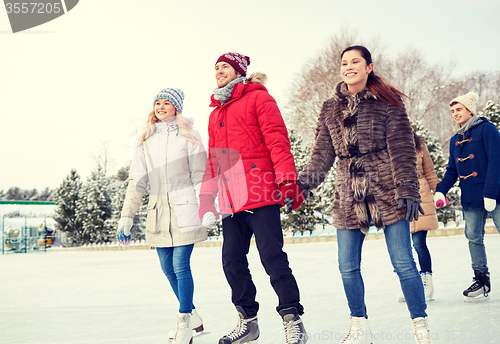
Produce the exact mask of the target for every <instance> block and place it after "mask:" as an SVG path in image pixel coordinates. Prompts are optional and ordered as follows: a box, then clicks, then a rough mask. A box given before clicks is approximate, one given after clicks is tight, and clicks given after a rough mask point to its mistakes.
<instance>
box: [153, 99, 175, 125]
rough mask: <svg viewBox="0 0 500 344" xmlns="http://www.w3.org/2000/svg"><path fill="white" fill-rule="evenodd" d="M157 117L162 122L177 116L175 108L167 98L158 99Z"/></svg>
mask: <svg viewBox="0 0 500 344" xmlns="http://www.w3.org/2000/svg"><path fill="white" fill-rule="evenodd" d="M154 110H155V115H156V117H157V118H158V119H159V120H160V121H164V120H166V119H167V118H170V117H173V116H175V114H176V109H175V106H174V105H173V104H172V103H171V102H170V100H168V99H166V98H160V99H157V100H156V102H155V109H154Z"/></svg>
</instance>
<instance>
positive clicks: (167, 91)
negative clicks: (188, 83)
mask: <svg viewBox="0 0 500 344" xmlns="http://www.w3.org/2000/svg"><path fill="white" fill-rule="evenodd" d="M160 98H165V99H168V100H169V101H170V102H172V104H173V105H174V106H175V108H176V109H177V111H179V112H182V103H183V102H184V92H182V90H181V89H179V88H164V89H163V90H161V91H160V92H159V93H158V94H157V95H156V97H155V99H154V100H153V106H154V104H155V103H156V101H157V100H158V99H160Z"/></svg>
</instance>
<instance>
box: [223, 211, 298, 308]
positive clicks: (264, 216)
mask: <svg viewBox="0 0 500 344" xmlns="http://www.w3.org/2000/svg"><path fill="white" fill-rule="evenodd" d="M222 228H223V236H224V243H223V245H222V267H223V269H224V274H225V275H226V279H227V282H228V283H229V286H230V287H231V292H232V297H231V300H232V302H233V304H234V305H235V306H240V307H242V308H243V309H244V310H245V312H246V313H247V316H249V317H253V316H255V315H257V311H258V310H259V303H258V302H256V301H255V296H256V294H257V290H256V288H255V284H254V283H253V281H252V275H251V274H250V270H249V268H248V260H247V254H248V251H249V249H250V239H251V238H252V234H253V235H255V243H256V245H257V250H258V251H259V256H260V261H261V262H262V265H263V266H264V269H265V271H266V273H267V274H268V275H269V277H270V279H271V286H272V287H273V289H274V291H275V292H276V295H278V307H276V310H277V311H278V312H279V311H280V310H282V309H285V308H289V307H295V308H297V311H298V313H299V314H303V313H304V309H303V307H302V305H301V304H300V295H299V288H298V286H297V282H296V281H295V277H293V275H292V270H291V269H290V267H289V265H288V257H287V255H286V253H285V252H283V231H282V229H281V221H280V212H279V205H269V206H265V207H261V208H256V209H252V210H251V212H247V211H241V212H238V213H235V214H234V215H233V216H228V217H226V218H224V219H223V220H222Z"/></svg>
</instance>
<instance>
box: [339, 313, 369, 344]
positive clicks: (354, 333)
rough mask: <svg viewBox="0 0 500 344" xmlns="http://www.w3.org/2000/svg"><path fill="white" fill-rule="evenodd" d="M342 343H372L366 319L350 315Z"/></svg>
mask: <svg viewBox="0 0 500 344" xmlns="http://www.w3.org/2000/svg"><path fill="white" fill-rule="evenodd" d="M342 344H373V335H372V331H370V327H369V326H368V319H366V318H365V317H353V316H351V325H350V326H349V333H347V336H346V337H345V338H344V340H343V341H342Z"/></svg>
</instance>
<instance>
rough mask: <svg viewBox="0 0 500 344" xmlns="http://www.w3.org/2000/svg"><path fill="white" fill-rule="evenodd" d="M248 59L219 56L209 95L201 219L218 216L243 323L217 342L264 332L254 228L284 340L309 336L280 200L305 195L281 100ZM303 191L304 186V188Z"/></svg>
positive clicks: (294, 203)
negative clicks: (253, 257)
mask: <svg viewBox="0 0 500 344" xmlns="http://www.w3.org/2000/svg"><path fill="white" fill-rule="evenodd" d="M249 64H250V58H249V57H248V56H244V55H241V54H238V53H226V54H223V55H221V56H220V57H219V58H218V59H217V62H216V64H215V78H216V81H217V88H216V89H215V91H214V94H213V95H212V97H211V100H212V103H211V105H210V106H211V107H215V109H214V110H213V111H212V113H211V114H210V119H209V126H208V133H209V159H208V162H207V167H206V170H205V175H204V177H203V183H202V186H201V191H200V212H199V214H200V219H201V220H202V221H203V224H204V225H205V226H207V227H208V226H211V225H213V224H214V223H215V221H216V220H217V218H218V217H219V213H218V212H217V210H216V209H215V204H214V202H215V198H216V197H217V196H218V202H219V208H220V211H221V215H222V218H223V220H222V227H223V235H224V243H223V246H222V264H223V269H224V274H225V275H226V279H227V281H228V283H229V286H230V287H231V291H232V302H233V304H234V305H235V306H236V310H237V312H238V324H237V326H236V328H235V329H234V330H233V331H232V332H231V333H229V334H228V335H226V336H224V337H222V338H221V339H220V340H219V344H232V343H238V344H239V343H248V342H251V341H254V340H256V339H257V338H258V337H259V328H258V323H257V311H258V309H259V304H258V302H256V301H255V296H256V288H255V285H254V283H253V282H252V276H251V274H250V271H249V269H248V260H247V254H248V251H249V248H250V240H251V238H252V235H254V236H255V242H256V245H257V249H258V251H259V255H260V259H261V261H262V264H263V265H264V268H265V270H266V272H267V274H268V275H269V276H270V279H271V285H272V287H273V288H274V291H275V292H276V294H277V295H278V299H279V304H278V307H277V308H276V310H277V311H278V312H279V314H280V315H281V317H282V318H283V325H284V327H285V337H286V343H297V344H299V343H300V344H302V343H306V339H307V338H306V332H305V329H304V326H303V324H302V320H301V319H300V317H299V315H302V314H303V313H304V309H303V307H302V305H301V304H300V297H299V289H298V286H297V282H296V281H295V278H294V276H293V274H292V270H291V269H290V267H289V264H288V258H287V255H286V253H285V252H283V232H282V229H281V221H280V212H279V209H280V206H282V205H286V206H287V207H288V210H289V211H291V210H292V209H293V210H295V209H297V208H298V207H299V206H300V205H301V204H302V202H303V201H304V194H303V192H302V190H301V186H300V185H299V184H298V182H297V180H298V179H297V172H296V169H295V164H294V160H293V156H292V153H291V152H290V141H289V139H288V132H287V129H286V127H285V123H284V121H283V118H282V117H281V113H280V111H279V109H278V106H277V104H276V101H275V100H274V98H273V97H271V95H270V94H269V93H268V92H267V89H266V88H265V87H264V86H263V83H264V82H265V79H266V76H265V75H264V74H261V73H255V74H253V75H251V76H250V77H249V78H248V79H247V78H246V72H247V67H248V65H249ZM304 192H306V191H305V190H304Z"/></svg>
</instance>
